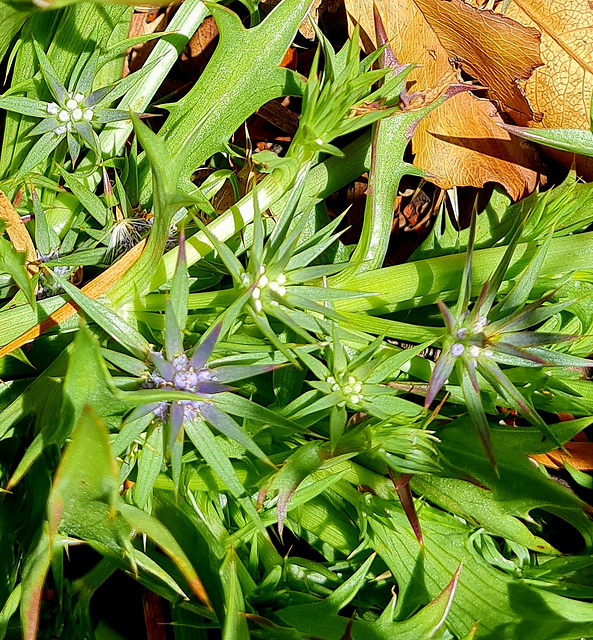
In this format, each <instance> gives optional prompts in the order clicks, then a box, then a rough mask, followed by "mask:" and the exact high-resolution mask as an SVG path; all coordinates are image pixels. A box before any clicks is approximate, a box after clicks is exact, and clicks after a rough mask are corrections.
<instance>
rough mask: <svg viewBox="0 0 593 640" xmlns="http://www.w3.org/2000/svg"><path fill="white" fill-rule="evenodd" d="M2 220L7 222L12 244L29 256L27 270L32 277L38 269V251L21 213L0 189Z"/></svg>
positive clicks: (0, 216)
mask: <svg viewBox="0 0 593 640" xmlns="http://www.w3.org/2000/svg"><path fill="white" fill-rule="evenodd" d="M0 220H1V221H3V222H5V223H6V233H7V234H8V237H9V238H10V241H11V242H12V246H13V247H14V248H15V249H16V250H17V251H18V252H19V253H24V254H25V255H26V257H27V272H28V274H29V277H30V278H32V277H33V276H34V275H35V274H36V273H37V272H38V271H39V265H38V264H37V251H35V245H34V244H33V240H31V236H30V235H29V232H28V231H27V227H25V225H24V223H23V221H22V220H21V217H20V216H19V214H18V213H17V212H16V211H15V208H14V207H13V206H12V202H10V200H9V199H8V198H7V197H6V196H5V195H4V193H3V192H2V191H0Z"/></svg>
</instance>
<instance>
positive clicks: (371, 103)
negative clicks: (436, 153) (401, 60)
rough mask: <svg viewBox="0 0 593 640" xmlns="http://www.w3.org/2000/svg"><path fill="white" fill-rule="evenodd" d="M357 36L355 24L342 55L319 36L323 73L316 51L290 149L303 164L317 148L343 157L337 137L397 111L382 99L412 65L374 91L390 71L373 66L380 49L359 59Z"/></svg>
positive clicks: (319, 150) (314, 153) (290, 152)
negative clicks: (335, 144)
mask: <svg viewBox="0 0 593 640" xmlns="http://www.w3.org/2000/svg"><path fill="white" fill-rule="evenodd" d="M358 38H359V30H358V27H357V28H356V30H355V32H354V34H353V36H352V38H351V39H350V41H349V42H348V43H346V45H345V46H344V48H343V49H342V50H341V51H340V52H339V53H338V54H336V53H335V52H334V50H333V49H332V47H331V45H330V44H329V42H328V41H327V39H325V38H322V40H321V48H322V49H323V54H324V59H325V67H324V70H323V73H322V74H321V75H319V72H318V68H319V58H320V54H319V50H318V51H317V54H316V55H315V58H314V59H313V64H312V66H311V71H310V73H309V79H308V81H307V84H306V86H305V91H304V94H303V107H302V112H301V119H300V124H299V128H298V131H297V133H296V134H295V137H294V139H293V142H292V144H291V146H290V149H289V151H288V154H289V155H291V156H292V157H296V158H298V159H299V161H300V162H307V161H309V160H310V159H312V158H313V157H314V156H315V155H316V154H317V153H318V152H324V153H329V154H331V155H342V152H341V151H340V149H338V148H337V147H335V146H334V145H333V144H331V143H332V141H333V140H335V139H336V138H338V137H340V136H343V135H346V134H348V133H351V132H352V131H356V130H357V129H360V128H362V127H365V126H367V125H369V124H372V123H373V122H376V121H377V120H379V119H381V118H383V117H386V116H389V115H392V114H393V113H395V112H396V111H397V110H398V107H397V106H395V107H391V106H390V107H386V106H385V105H384V101H385V99H386V98H387V97H388V96H391V93H392V89H393V87H396V86H398V85H399V84H400V83H401V82H402V80H403V78H404V77H405V76H406V75H407V73H409V71H410V69H405V70H403V71H402V73H400V74H398V75H397V76H395V77H392V78H389V79H388V80H387V81H386V82H385V83H384V84H383V85H382V86H381V87H380V88H379V89H377V90H374V91H373V90H372V87H373V85H375V84H376V83H377V82H378V81H379V80H380V79H382V78H384V77H385V76H387V74H388V73H389V71H390V70H389V69H375V70H373V69H372V65H373V62H374V61H375V60H376V59H377V58H378V56H379V55H380V51H375V52H374V53H372V54H371V55H369V56H368V57H366V58H365V59H364V60H363V61H362V62H361V61H360V50H359V44H358Z"/></svg>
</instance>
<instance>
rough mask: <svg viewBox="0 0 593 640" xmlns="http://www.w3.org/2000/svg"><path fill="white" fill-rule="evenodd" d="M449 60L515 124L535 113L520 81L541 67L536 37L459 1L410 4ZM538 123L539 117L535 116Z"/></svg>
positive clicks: (421, 0)
mask: <svg viewBox="0 0 593 640" xmlns="http://www.w3.org/2000/svg"><path fill="white" fill-rule="evenodd" d="M414 2H415V4H416V6H417V7H418V8H419V9H420V11H422V14H423V16H424V18H425V20H426V22H427V23H428V24H429V25H430V27H431V28H432V30H433V31H434V32H435V34H436V35H437V38H438V39H439V42H440V43H441V45H442V46H443V48H444V49H445V50H446V51H447V53H448V54H449V56H450V57H451V58H453V59H454V61H455V62H456V63H457V64H458V65H459V66H460V67H461V69H463V71H466V72H467V73H469V75H471V76H472V77H473V78H477V79H478V80H479V81H480V83H481V84H482V86H484V87H486V88H487V89H488V95H489V97H490V98H492V99H494V100H496V101H497V102H498V103H499V104H500V105H501V107H502V110H504V111H505V112H507V113H509V115H511V116H512V117H513V120H514V121H515V122H516V123H517V124H519V123H520V122H524V123H525V124H527V122H528V121H529V120H532V119H533V118H534V115H536V114H534V112H533V110H532V108H531V106H530V104H529V102H528V101H527V99H526V97H525V93H524V91H523V88H522V87H521V85H520V82H524V81H526V80H527V79H528V78H529V77H530V76H531V74H532V73H533V71H534V70H535V69H537V68H538V67H541V66H542V64H543V63H542V61H541V58H540V54H539V47H540V33H539V31H538V30H537V29H534V28H530V27H524V26H523V25H522V24H519V23H518V22H515V21H514V20H511V19H509V18H508V17H506V16H502V15H499V14H496V13H494V12H492V11H478V10H476V9H475V8H474V7H472V6H471V5H469V4H466V3H465V2H463V0H446V1H443V0H414ZM540 119H541V116H540Z"/></svg>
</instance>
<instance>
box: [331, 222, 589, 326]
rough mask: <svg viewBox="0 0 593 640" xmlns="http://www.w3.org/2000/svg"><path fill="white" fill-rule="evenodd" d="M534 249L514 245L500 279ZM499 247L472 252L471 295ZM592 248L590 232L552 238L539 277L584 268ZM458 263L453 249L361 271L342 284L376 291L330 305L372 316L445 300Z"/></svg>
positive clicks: (454, 286) (460, 258)
mask: <svg viewBox="0 0 593 640" xmlns="http://www.w3.org/2000/svg"><path fill="white" fill-rule="evenodd" d="M537 248H538V246H537V245H536V244H535V243H521V244H519V245H517V249H516V251H515V255H514V257H513V260H512V262H511V265H510V268H509V272H508V273H507V276H505V281H508V280H510V279H512V278H515V277H516V276H517V275H518V274H519V273H520V272H521V271H522V270H523V269H524V268H525V267H526V266H527V264H528V263H529V261H530V260H531V259H532V258H533V256H534V255H535V253H536V251H537ZM505 250H506V247H504V246H502V247H494V248H491V249H481V250H479V251H474V256H473V280H472V295H477V294H479V291H480V289H481V288H482V287H483V285H484V283H485V282H486V281H487V280H488V278H489V277H490V276H491V274H492V273H493V271H494V269H495V268H496V266H497V265H498V264H499V262H500V261H501V259H502V256H503V254H504V252H505ZM592 252H593V232H589V233H581V234H578V235H573V236H565V237H561V238H554V239H553V240H552V242H551V244H550V249H549V250H548V253H547V255H546V258H545V260H544V263H543V265H542V269H541V271H540V277H545V276H547V277H549V278H550V277H554V278H558V279H559V280H558V282H559V283H560V282H561V280H560V278H561V277H562V276H566V275H568V274H569V273H572V272H574V271H577V270H579V269H588V268H590V266H591V255H592ZM464 264H465V253H458V254H455V255H449V256H440V257H438V258H429V259H426V260H418V261H416V262H408V263H406V264H400V265H396V266H394V267H386V268H384V269H377V270H376V271H369V272H367V273H363V274H361V275H358V276H355V277H353V278H350V279H349V280H348V281H346V282H345V283H344V284H343V285H342V286H343V287H344V288H347V289H352V290H354V291H368V292H372V293H375V294H377V295H375V296H372V297H368V298H356V299H350V300H339V301H337V302H336V310H337V311H342V312H343V311H348V312H351V313H355V312H358V313H360V312H365V313H369V314H371V315H375V314H385V313H392V312H394V311H400V310H403V309H410V308H412V307H419V306H426V305H429V304H434V303H435V302H436V300H437V299H440V300H443V301H445V302H447V301H449V300H453V299H456V297H457V295H458V293H459V283H460V282H461V276H462V274H463V267H464ZM330 284H333V282H330Z"/></svg>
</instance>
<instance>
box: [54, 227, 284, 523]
mask: <svg viewBox="0 0 593 640" xmlns="http://www.w3.org/2000/svg"><path fill="white" fill-rule="evenodd" d="M180 240H181V244H180V251H179V260H178V266H177V272H176V274H175V276H174V278H173V281H172V284H171V293H170V298H169V301H168V305H167V310H166V313H165V330H164V346H163V349H162V350H158V351H157V350H155V349H154V348H151V347H149V345H148V343H147V341H146V339H145V338H144V337H143V336H142V335H141V334H140V333H139V332H138V331H137V330H136V329H135V328H133V327H132V326H130V325H129V324H128V323H126V322H125V321H124V320H123V319H121V318H120V317H119V316H118V315H117V314H115V313H114V312H113V311H112V310H111V309H110V308H109V307H107V306H106V305H104V304H103V303H101V302H98V301H94V300H90V299H88V298H86V297H85V296H84V294H82V293H81V292H80V291H79V290H78V289H76V288H75V287H74V286H72V285H70V284H69V283H67V282H66V281H64V280H61V279H60V283H61V284H62V285H63V286H64V287H65V289H66V292H67V293H68V294H70V295H71V296H72V297H73V299H74V300H75V301H76V304H77V305H78V306H79V307H80V308H81V309H82V310H83V311H84V312H85V313H87V314H88V315H89V316H90V317H91V318H92V319H93V320H94V321H95V322H97V324H98V325H99V326H101V328H102V329H104V330H105V331H106V332H107V333H108V334H109V335H110V336H111V337H112V338H113V339H114V340H116V341H118V342H119V343H120V344H121V345H122V346H123V347H125V348H126V349H127V350H128V351H130V352H131V353H132V354H133V355H134V357H131V356H129V355H126V354H123V353H120V352H116V351H109V350H104V352H103V353H104V355H105V357H106V358H107V360H109V361H110V362H111V363H112V364H113V365H115V366H117V367H118V368H120V369H121V370H123V371H125V372H126V373H128V374H131V375H132V376H135V377H136V378H137V380H136V383H135V384H134V383H132V384H131V386H132V387H134V386H135V387H137V390H130V391H121V392H118V394H117V395H118V397H119V399H120V401H122V402H123V403H124V404H126V405H127V406H128V407H134V410H133V412H132V413H131V415H130V416H129V417H128V419H127V421H126V422H125V423H124V426H123V428H122V433H121V434H120V436H121V437H119V438H118V440H117V447H116V449H117V451H118V453H119V452H121V451H123V450H125V449H126V448H127V447H129V446H130V445H131V444H132V443H133V442H134V440H135V439H136V438H137V437H139V436H140V434H142V433H143V432H145V431H146V430H147V431H146V432H147V435H146V446H145V447H144V451H143V459H142V460H141V465H144V471H145V473H143V474H142V481H141V482H139V483H138V486H137V494H138V495H137V501H138V502H139V503H140V505H141V506H144V505H145V504H146V501H147V500H148V499H149V497H150V494H151V492H152V486H153V485H154V482H155V480H156V477H157V476H158V474H159V473H160V472H161V468H162V465H163V463H164V461H165V460H166V458H167V456H169V457H170V461H171V468H172V475H173V480H174V484H175V486H176V487H177V486H179V482H180V478H181V470H182V462H181V459H182V455H183V449H184V441H185V438H184V435H185V434H186V433H187V435H188V436H189V438H190V440H191V442H192V443H193V444H194V446H195V447H196V448H197V449H198V450H199V452H200V453H201V454H202V456H203V457H204V459H205V460H206V461H207V462H208V464H209V465H210V466H211V467H212V468H213V469H214V470H215V472H216V473H218V474H220V475H221V478H222V479H223V481H224V482H225V483H226V485H227V486H228V488H229V491H230V492H231V493H232V494H233V495H234V496H235V497H236V498H237V499H239V500H241V501H242V502H243V504H244V505H245V506H246V508H247V509H248V510H249V511H250V512H251V516H252V517H253V518H254V519H255V520H257V514H256V512H255V510H254V508H253V506H252V505H251V503H250V502H249V500H248V499H247V498H246V496H245V491H244V489H243V487H242V485H241V483H240V482H239V480H238V479H237V477H236V474H235V472H234V471H233V468H232V465H231V464H230V462H229V460H228V457H227V455H226V454H225V453H224V451H223V450H222V449H221V448H220V445H219V444H218V443H217V441H216V439H215V438H214V437H213V435H212V433H211V432H210V430H209V428H208V427H207V426H206V425H210V426H211V427H213V428H214V429H215V430H216V431H217V432H219V433H222V434H224V435H225V436H227V437H228V438H230V439H231V440H233V441H235V442H236V443H237V444H238V445H239V446H240V447H241V448H242V450H244V451H247V452H249V453H251V454H252V455H253V456H255V457H256V458H259V459H260V460H262V461H263V462H264V463H267V464H270V465H271V463H270V461H269V459H268V457H267V455H266V454H265V453H264V452H263V451H262V450H261V448H260V447H259V446H258V445H257V444H256V442H255V441H254V440H253V438H252V437H251V436H250V435H249V433H247V432H246V431H245V430H244V429H243V428H242V427H241V426H240V425H239V424H238V423H237V422H236V421H235V419H234V418H232V417H231V415H234V416H241V417H243V418H244V419H248V420H249V421H250V422H256V423H260V424H262V423H263V424H265V425H272V426H275V427H279V428H283V429H287V430H288V431H293V430H294V428H293V425H292V423H291V422H290V421H288V420H287V419H286V418H283V417H282V416H280V415H278V414H276V413H274V412H273V411H270V410H268V409H266V408H264V407H261V406H260V405H258V404H256V403H254V402H252V401H251V400H249V399H247V398H244V397H242V396H238V395H236V394H234V393H232V391H233V388H232V387H230V386H229V383H232V382H236V381H239V380H243V379H246V378H251V377H253V376H257V375H261V374H263V373H267V372H269V371H272V370H274V369H276V368H277V366H276V365H244V364H237V365H233V364H232V363H231V364H227V363H225V365H223V366H219V367H214V368H212V367H210V365H209V364H208V360H209V359H210V356H211V354H212V351H213V350H214V348H215V346H216V343H217V340H218V339H219V337H220V333H221V329H222V325H221V324H217V325H214V326H213V327H212V328H211V329H210V330H209V331H208V332H207V333H206V334H204V336H203V337H202V340H201V341H200V342H198V344H197V345H196V346H195V347H194V348H192V349H191V350H189V351H188V352H186V351H185V349H184V346H183V342H184V339H183V338H184V330H183V327H184V326H185V323H186V317H187V299H188V295H189V288H188V274H187V268H186V265H185V251H184V235H183V233H182V234H181V238H180ZM129 387H130V385H128V388H129ZM271 466H273V465H271Z"/></svg>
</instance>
